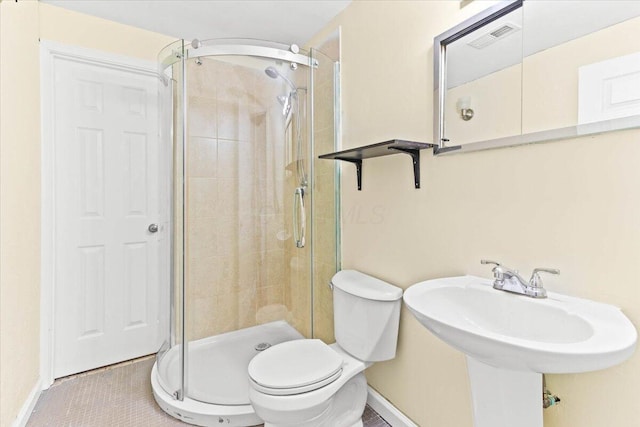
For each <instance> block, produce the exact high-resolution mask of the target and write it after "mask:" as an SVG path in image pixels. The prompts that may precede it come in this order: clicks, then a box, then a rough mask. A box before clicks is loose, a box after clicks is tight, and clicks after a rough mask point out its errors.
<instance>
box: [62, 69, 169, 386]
mask: <svg viewBox="0 0 640 427" xmlns="http://www.w3.org/2000/svg"><path fill="white" fill-rule="evenodd" d="M53 98H54V99H53V111H52V115H53V117H54V120H53V127H54V133H53V134H54V139H55V141H54V147H55V148H54V169H55V172H54V173H55V187H54V188H55V189H54V192H55V204H54V215H55V221H54V222H55V246H54V248H55V290H54V294H55V300H54V333H53V336H54V359H53V366H54V369H53V371H54V372H53V374H54V378H59V377H62V376H65V375H69V374H73V373H77V372H82V371H86V370H89V369H94V368H96V367H100V366H105V365H109V364H112V363H116V362H120V361H123V360H128V359H132V358H135V357H139V356H142V355H146V354H150V353H154V352H156V351H157V350H158V348H159V346H160V343H161V342H162V338H163V336H162V334H161V332H162V331H161V324H160V321H159V286H158V284H159V277H158V272H159V265H158V257H159V251H158V234H159V233H158V232H157V233H153V232H150V231H149V225H150V224H153V223H156V222H157V221H158V216H159V212H158V210H159V206H158V137H157V134H158V132H157V122H158V118H157V80H156V79H154V78H153V77H151V76H145V75H141V74H136V73H133V72H130V71H127V70H125V69H118V68H109V67H101V66H98V65H92V64H89V63H83V62H76V61H73V60H60V59H59V60H56V61H55V69H54V94H53Z"/></svg>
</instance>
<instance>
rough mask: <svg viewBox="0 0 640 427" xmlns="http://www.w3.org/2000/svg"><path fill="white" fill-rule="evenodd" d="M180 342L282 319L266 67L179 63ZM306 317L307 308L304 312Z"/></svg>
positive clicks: (280, 153) (281, 256)
mask: <svg viewBox="0 0 640 427" xmlns="http://www.w3.org/2000/svg"><path fill="white" fill-rule="evenodd" d="M187 87H188V91H187V98H188V123H187V135H188V148H187V156H188V161H187V165H188V166H187V174H186V175H187V192H186V205H187V213H186V219H187V233H186V234H187V245H186V247H187V254H186V258H187V260H188V261H187V273H186V277H187V304H188V305H187V328H188V331H189V332H188V339H189V340H193V339H198V338H202V337H206V336H210V335H216V334H219V333H223V332H228V331H232V330H235V329H238V328H245V327H249V326H254V325H256V324H260V323H264V322H268V321H272V320H280V319H285V320H288V321H289V322H290V323H292V324H294V326H297V324H298V323H302V324H304V323H305V322H306V323H308V314H307V319H300V320H299V321H296V320H294V318H293V314H292V312H291V309H290V307H288V306H286V305H285V298H284V296H285V287H286V284H287V282H288V280H287V278H288V277H289V269H290V267H289V266H290V263H289V262H288V260H287V259H286V256H285V245H286V244H287V243H289V242H288V241H287V239H290V232H288V231H289V229H288V228H287V226H289V227H290V225H288V224H285V211H284V204H283V198H284V194H283V191H284V186H285V183H284V179H285V178H284V174H283V172H282V171H283V170H284V168H285V162H286V152H285V140H284V138H283V136H282V135H283V133H284V132H283V129H282V128H283V126H284V119H283V117H282V114H281V108H280V105H279V104H278V103H277V100H276V96H277V95H279V94H280V92H281V87H280V85H279V84H277V83H276V82H274V80H272V79H269V78H268V77H267V76H266V75H265V73H264V68H250V67H245V66H240V65H236V64H233V63H229V62H225V61H219V60H214V59H208V58H205V59H203V60H202V65H197V64H196V63H195V61H194V60H190V61H189V62H188V65H187ZM307 311H308V310H307Z"/></svg>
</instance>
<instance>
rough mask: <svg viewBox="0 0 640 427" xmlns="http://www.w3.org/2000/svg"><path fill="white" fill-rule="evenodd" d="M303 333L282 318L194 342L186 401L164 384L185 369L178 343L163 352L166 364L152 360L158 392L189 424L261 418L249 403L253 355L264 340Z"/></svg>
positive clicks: (241, 425) (248, 422)
mask: <svg viewBox="0 0 640 427" xmlns="http://www.w3.org/2000/svg"><path fill="white" fill-rule="evenodd" d="M301 338H304V337H303V336H302V335H301V334H300V333H299V332H298V331H296V330H295V329H294V328H293V327H292V326H291V325H289V324H288V323H287V322H285V321H278V322H271V323H266V324H264V325H259V326H254V327H251V328H247V329H241V330H238V331H234V332H228V333H226V334H221V335H216V336H212V337H207V338H203V339H200V340H197V341H192V342H190V343H189V354H190V356H189V357H190V360H189V362H190V363H189V373H188V378H189V382H188V384H189V385H188V390H189V392H188V393H187V396H185V398H184V400H182V401H180V400H177V399H175V398H174V397H173V395H171V394H170V393H168V392H167V391H166V388H169V387H163V386H162V384H175V383H177V379H178V378H179V375H180V370H179V368H180V363H179V361H180V357H179V356H180V354H179V352H180V346H174V347H172V348H171V349H170V350H169V351H168V352H167V354H166V355H164V358H163V361H162V363H161V366H162V367H161V368H158V362H157V361H156V363H155V364H154V365H153V370H152V371H151V387H152V389H153V396H154V398H155V400H156V402H157V403H158V405H160V407H161V408H162V409H163V410H164V411H165V412H166V413H168V414H169V415H171V416H173V417H175V418H177V419H179V420H181V421H184V422H186V423H189V424H194V425H198V426H217V425H225V426H231V427H247V426H254V425H258V424H262V420H261V419H260V418H258V416H257V415H256V414H255V411H254V410H253V407H252V406H251V404H250V403H249V377H248V374H247V366H248V364H249V361H250V360H251V359H252V358H253V357H254V356H255V355H256V354H258V352H259V351H258V350H256V347H258V346H259V345H260V344H263V343H268V344H270V345H274V344H279V343H281V342H285V341H291V340H295V339H301ZM259 348H262V347H259ZM262 349H264V348H262ZM163 379H165V380H166V381H163Z"/></svg>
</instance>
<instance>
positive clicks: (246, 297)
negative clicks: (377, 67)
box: [152, 39, 339, 426]
mask: <svg viewBox="0 0 640 427" xmlns="http://www.w3.org/2000/svg"><path fill="white" fill-rule="evenodd" d="M159 64H160V72H161V75H162V76H163V77H162V79H161V80H162V81H161V83H160V85H159V87H160V98H161V104H162V105H161V120H160V122H161V141H162V142H163V144H164V153H165V155H166V162H165V165H164V166H165V170H166V171H167V173H166V176H168V177H171V179H170V180H169V179H168V180H167V182H166V183H165V184H166V188H170V189H171V190H170V191H167V194H165V195H164V197H163V199H164V200H165V205H166V206H167V207H168V210H169V211H170V212H171V215H170V218H166V221H165V222H164V224H162V225H163V226H164V229H165V230H166V231H167V235H168V236H171V238H170V244H168V245H167V247H170V253H169V251H167V265H166V271H165V272H164V273H165V275H166V276H167V277H170V278H171V285H170V295H169V297H168V298H169V301H167V304H166V309H167V310H169V311H170V313H171V321H170V334H169V336H167V339H166V342H165V344H164V345H163V347H162V348H161V349H160V351H159V352H158V355H157V360H156V364H155V365H154V368H153V372H152V386H153V391H154V396H155V398H156V401H157V402H158V404H159V405H160V406H161V407H162V408H163V409H164V410H165V411H166V412H167V413H169V414H171V415H172V416H174V417H176V418H179V419H181V420H183V421H185V422H188V423H191V424H196V425H220V424H224V425H229V426H252V425H256V424H260V423H261V422H262V421H261V420H260V419H259V418H257V417H256V415H255V413H254V411H253V409H252V408H251V405H250V403H249V398H248V375H247V365H248V363H249V361H250V360H251V358H253V357H254V356H255V355H256V354H258V352H260V351H263V350H265V349H266V348H268V347H269V346H271V345H274V344H277V343H280V342H284V341H288V340H292V339H299V338H303V337H307V338H309V337H315V336H318V337H321V338H324V339H331V338H332V337H331V334H332V332H331V331H332V324H331V313H330V311H331V310H330V308H328V307H330V304H331V300H330V292H328V290H326V289H324V288H327V283H328V281H329V279H330V277H331V275H332V274H333V273H334V272H335V271H336V270H337V268H338V265H337V263H338V261H337V260H338V253H337V247H338V241H337V240H338V238H337V220H336V219H337V213H338V207H339V204H338V200H337V199H336V194H337V192H336V191H335V189H336V182H337V175H336V174H337V170H336V169H335V165H334V164H333V162H323V161H317V160H316V159H317V156H318V154H323V153H326V152H331V151H335V148H336V141H337V126H336V121H337V120H336V118H337V117H338V115H337V108H336V105H337V102H336V100H337V93H338V90H337V89H338V79H337V73H338V66H337V63H336V62H335V61H334V60H332V59H330V58H329V57H328V56H326V55H324V54H323V53H321V52H319V51H316V50H311V51H310V52H306V51H303V50H300V49H299V48H298V47H297V46H295V45H293V46H286V45H282V44H277V43H272V42H262V41H256V40H235V39H234V40H231V39H225V40H209V41H197V40H194V41H193V42H191V43H186V42H184V41H177V42H175V43H173V44H171V45H169V46H167V47H166V48H165V49H163V51H162V52H161V53H160V55H159ZM325 301H326V303H325ZM314 307H316V310H314ZM320 307H321V308H320Z"/></svg>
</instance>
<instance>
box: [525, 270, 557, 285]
mask: <svg viewBox="0 0 640 427" xmlns="http://www.w3.org/2000/svg"><path fill="white" fill-rule="evenodd" d="M538 273H549V274H560V270H558V269H557V268H534V269H533V273H531V279H530V280H529V284H530V285H531V286H532V287H534V288H541V287H542V279H541V278H540V275H539V274H538Z"/></svg>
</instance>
